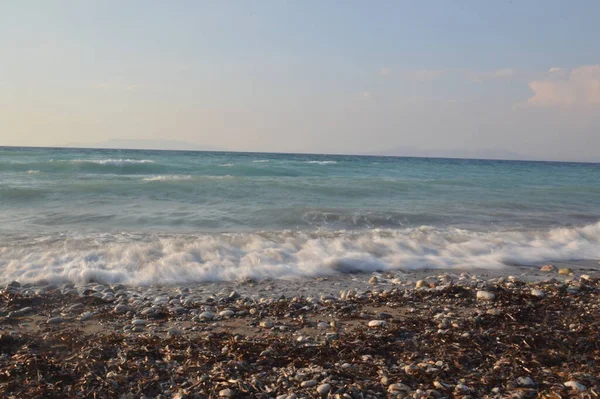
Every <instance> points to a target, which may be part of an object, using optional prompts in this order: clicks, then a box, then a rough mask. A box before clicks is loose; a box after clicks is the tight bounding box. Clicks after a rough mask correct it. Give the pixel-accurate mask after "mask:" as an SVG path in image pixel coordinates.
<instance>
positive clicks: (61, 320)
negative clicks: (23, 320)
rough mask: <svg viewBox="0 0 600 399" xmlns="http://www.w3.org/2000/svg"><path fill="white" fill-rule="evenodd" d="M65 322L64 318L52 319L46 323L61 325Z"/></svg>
mask: <svg viewBox="0 0 600 399" xmlns="http://www.w3.org/2000/svg"><path fill="white" fill-rule="evenodd" d="M63 321H65V320H64V319H63V318H62V317H60V316H59V317H52V318H50V319H48V320H47V321H46V324H60V323H62V322H63Z"/></svg>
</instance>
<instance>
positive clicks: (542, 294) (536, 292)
mask: <svg viewBox="0 0 600 399" xmlns="http://www.w3.org/2000/svg"><path fill="white" fill-rule="evenodd" d="M531 295H533V296H536V297H538V298H544V297H545V296H546V293H545V292H544V291H542V290H536V289H532V290H531Z"/></svg>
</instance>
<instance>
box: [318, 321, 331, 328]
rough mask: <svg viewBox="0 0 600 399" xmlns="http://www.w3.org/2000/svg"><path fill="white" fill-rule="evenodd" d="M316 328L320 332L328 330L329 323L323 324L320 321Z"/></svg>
mask: <svg viewBox="0 0 600 399" xmlns="http://www.w3.org/2000/svg"><path fill="white" fill-rule="evenodd" d="M317 328H319V329H321V330H326V329H328V328H329V323H325V322H324V321H322V322H320V323H319V324H317Z"/></svg>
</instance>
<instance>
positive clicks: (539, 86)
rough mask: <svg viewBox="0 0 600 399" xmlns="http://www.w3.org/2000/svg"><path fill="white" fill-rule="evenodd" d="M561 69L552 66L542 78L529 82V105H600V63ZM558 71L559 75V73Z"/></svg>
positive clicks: (527, 104)
mask: <svg viewBox="0 0 600 399" xmlns="http://www.w3.org/2000/svg"><path fill="white" fill-rule="evenodd" d="M559 72H562V70H561V69H560V68H556V67H555V68H550V70H549V72H548V76H546V77H545V78H544V79H542V80H534V81H531V82H529V88H530V89H531V91H533V96H531V97H530V98H529V99H528V100H527V103H526V104H525V105H526V106H529V107H600V64H599V65H587V66H582V67H579V68H574V69H572V70H571V71H568V70H567V71H565V73H564V74H563V73H559ZM556 75H559V76H556Z"/></svg>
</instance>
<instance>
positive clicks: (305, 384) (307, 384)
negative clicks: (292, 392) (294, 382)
mask: <svg viewBox="0 0 600 399" xmlns="http://www.w3.org/2000/svg"><path fill="white" fill-rule="evenodd" d="M317 384H318V381H317V380H308V381H302V384H300V386H301V387H302V388H312V387H316V386H317Z"/></svg>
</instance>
